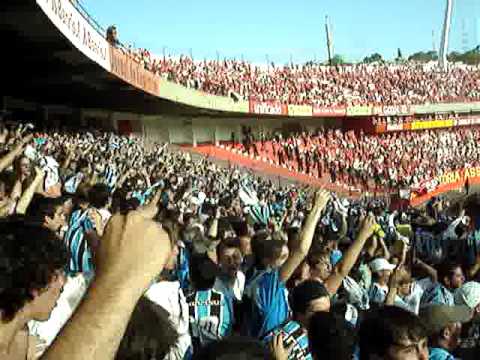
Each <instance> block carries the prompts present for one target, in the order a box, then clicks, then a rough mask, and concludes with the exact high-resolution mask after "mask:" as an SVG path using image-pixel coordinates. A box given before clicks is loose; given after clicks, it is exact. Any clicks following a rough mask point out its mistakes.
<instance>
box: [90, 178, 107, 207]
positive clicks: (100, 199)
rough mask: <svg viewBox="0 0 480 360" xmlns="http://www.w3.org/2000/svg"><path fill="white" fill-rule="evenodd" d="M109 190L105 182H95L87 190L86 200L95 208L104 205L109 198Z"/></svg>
mask: <svg viewBox="0 0 480 360" xmlns="http://www.w3.org/2000/svg"><path fill="white" fill-rule="evenodd" d="M110 196H111V194H110V190H109V188H108V186H107V185H105V184H96V185H94V186H93V187H92V188H91V189H90V190H89V191H88V202H89V203H90V205H91V206H93V207H94V208H97V209H101V208H103V207H105V206H106V205H107V203H108V200H109V199H110Z"/></svg>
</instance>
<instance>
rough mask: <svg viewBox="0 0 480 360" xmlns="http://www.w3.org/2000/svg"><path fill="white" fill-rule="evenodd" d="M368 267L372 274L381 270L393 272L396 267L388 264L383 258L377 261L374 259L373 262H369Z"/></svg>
mask: <svg viewBox="0 0 480 360" xmlns="http://www.w3.org/2000/svg"><path fill="white" fill-rule="evenodd" d="M369 266H370V269H371V270H372V272H379V271H383V270H393V269H395V267H396V266H395V265H394V264H390V263H389V262H388V261H387V260H386V259H384V258H379V259H375V260H373V261H371V262H370V264H369Z"/></svg>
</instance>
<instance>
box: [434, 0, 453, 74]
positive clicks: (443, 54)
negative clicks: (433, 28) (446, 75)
mask: <svg viewBox="0 0 480 360" xmlns="http://www.w3.org/2000/svg"><path fill="white" fill-rule="evenodd" d="M452 8H453V0H447V7H446V9H445V20H444V22H443V32H442V42H441V43H440V54H439V57H438V65H439V66H440V68H441V69H442V70H446V68H447V64H448V60H447V54H448V45H449V37H450V25H451V23H452Z"/></svg>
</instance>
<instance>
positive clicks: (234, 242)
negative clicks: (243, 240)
mask: <svg viewBox="0 0 480 360" xmlns="http://www.w3.org/2000/svg"><path fill="white" fill-rule="evenodd" d="M229 248H236V249H239V250H240V249H241V246H240V239H239V238H227V239H225V240H222V242H221V243H220V244H219V245H218V246H217V255H218V256H220V254H221V253H222V252H223V251H225V250H226V249H229Z"/></svg>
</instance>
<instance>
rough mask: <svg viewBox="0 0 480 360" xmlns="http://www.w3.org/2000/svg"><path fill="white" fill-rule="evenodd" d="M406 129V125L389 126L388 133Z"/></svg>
mask: <svg viewBox="0 0 480 360" xmlns="http://www.w3.org/2000/svg"><path fill="white" fill-rule="evenodd" d="M403 129H404V124H388V125H387V131H402V130H403Z"/></svg>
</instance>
